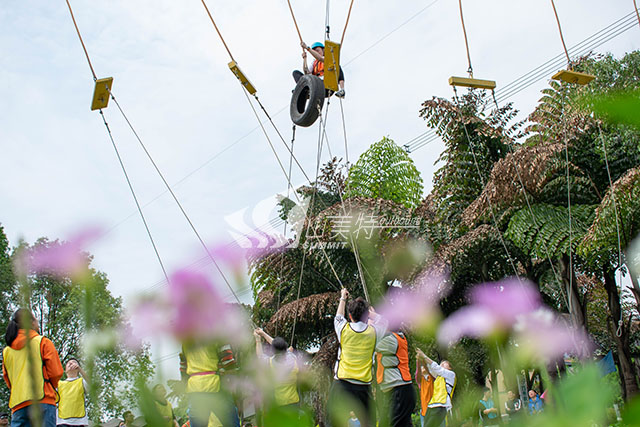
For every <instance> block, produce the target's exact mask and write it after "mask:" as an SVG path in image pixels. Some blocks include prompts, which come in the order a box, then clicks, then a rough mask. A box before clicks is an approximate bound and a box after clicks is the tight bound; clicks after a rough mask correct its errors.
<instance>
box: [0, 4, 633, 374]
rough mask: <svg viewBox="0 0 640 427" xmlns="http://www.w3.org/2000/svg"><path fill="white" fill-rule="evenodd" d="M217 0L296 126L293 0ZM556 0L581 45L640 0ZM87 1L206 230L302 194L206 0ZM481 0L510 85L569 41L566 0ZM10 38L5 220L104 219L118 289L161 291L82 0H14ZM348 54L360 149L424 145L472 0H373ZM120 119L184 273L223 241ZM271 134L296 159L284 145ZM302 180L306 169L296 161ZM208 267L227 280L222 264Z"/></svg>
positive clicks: (337, 7) (312, 27)
mask: <svg viewBox="0 0 640 427" xmlns="http://www.w3.org/2000/svg"><path fill="white" fill-rule="evenodd" d="M207 4H208V6H209V8H210V10H211V12H212V14H213V16H214V19H216V22H217V24H218V26H219V28H220V30H221V31H222V34H223V35H224V37H225V39H226V41H227V44H228V45H229V48H230V49H231V51H232V53H233V56H234V57H235V59H236V61H237V62H238V63H239V65H240V67H241V68H242V69H243V70H244V72H245V73H246V74H247V75H248V77H249V78H250V79H251V81H252V82H253V84H254V85H255V86H256V88H257V89H258V95H259V97H260V99H261V100H262V102H263V103H264V105H265V107H266V108H267V109H268V111H269V112H270V114H271V115H272V116H274V119H275V122H276V124H277V126H278V128H279V129H280V131H281V132H282V133H283V136H284V138H285V140H287V141H289V140H290V138H291V121H290V118H289V114H288V105H289V100H290V96H291V90H292V89H293V86H294V85H293V80H292V78H291V71H292V70H293V69H296V68H300V66H301V56H300V53H301V50H300V48H299V41H298V37H297V34H296V32H295V28H294V26H293V22H292V20H291V16H290V14H289V10H288V7H287V3H286V1H285V0H245V1H232V0H224V1H221V0H218V1H213V0H209V1H208V3H207ZM292 5H293V7H294V11H295V13H296V17H297V19H298V24H299V26H300V29H301V32H302V34H303V37H304V39H305V41H306V42H307V43H308V44H311V43H313V42H314V41H318V40H322V39H323V33H324V22H325V6H326V4H325V2H324V1H319V0H292ZM348 6H349V1H348V0H334V1H332V2H331V8H330V12H331V13H330V21H331V36H332V38H333V39H334V40H339V38H340V35H341V34H342V29H343V26H344V22H345V18H346V12H347V9H348ZM556 6H557V8H558V13H559V15H560V20H561V23H562V26H563V30H564V35H565V40H566V43H567V45H568V46H572V45H574V44H576V43H579V42H580V41H582V40H584V39H585V38H587V37H589V36H591V35H592V34H593V33H595V32H597V31H599V30H601V29H603V28H605V27H606V26H608V25H610V24H612V23H613V22H615V21H617V20H618V19H620V18H622V17H624V16H625V15H627V14H629V13H630V12H632V11H633V2H632V0H611V1H606V2H604V1H601V0H600V1H598V0H557V1H556ZM72 7H73V8H74V13H75V16H76V20H77V22H78V25H79V27H80V30H81V32H82V35H83V37H84V40H85V43H86V45H87V48H88V50H89V54H90V56H91V59H92V62H93V65H94V67H95V70H96V73H97V74H98V77H99V78H101V77H110V76H112V77H114V85H113V93H114V95H115V96H116V98H117V99H118V100H119V102H120V104H121V106H122V107H123V109H124V110H125V112H126V113H127V115H128V116H129V118H130V120H131V121H132V123H133V125H134V127H135V128H136V130H137V131H138V133H139V134H140V136H141V138H142V139H143V141H144V143H145V144H146V145H147V148H148V149H149V151H150V152H151V154H152V156H153V157H154V160H155V161H156V162H157V164H158V166H159V168H160V169H161V170H162V172H163V173H164V174H165V176H166V178H167V180H168V181H169V183H171V184H172V185H173V186H174V189H175V192H176V194H177V197H178V198H179V199H180V201H181V202H182V203H183V205H184V208H185V210H186V211H187V213H188V214H189V215H190V216H191V218H192V220H193V222H194V224H195V226H196V227H197V228H198V230H199V232H200V233H201V235H202V237H203V238H204V239H205V241H207V242H208V243H213V242H228V241H231V240H232V237H231V234H230V233H229V225H228V221H227V220H225V218H226V217H229V216H232V215H233V214H234V213H238V212H241V211H242V210H243V209H246V213H247V217H248V216H250V215H252V213H255V212H258V213H260V212H262V210H260V209H256V206H257V205H258V204H259V203H260V202H261V201H263V200H270V199H273V197H274V195H276V194H278V193H280V194H283V193H284V192H286V183H285V182H286V181H285V177H284V175H283V173H282V171H281V170H280V168H279V167H278V164H277V162H276V160H275V157H274V156H273V154H272V153H271V151H270V149H269V147H268V144H267V141H266V139H265V137H264V135H263V134H262V132H261V131H260V130H259V129H257V124H258V122H257V120H256V118H255V116H254V115H253V112H252V111H251V108H250V106H249V104H248V103H247V100H246V98H245V96H244V94H243V91H242V89H241V87H240V85H239V84H238V82H237V80H236V79H235V77H234V76H233V75H232V74H231V72H230V71H229V69H228V68H227V63H228V62H229V57H228V55H227V53H226V51H225V50H224V48H223V46H222V43H221V42H220V40H219V38H218V36H217V34H216V33H215V31H214V29H213V27H212V25H211V22H210V21H209V19H208V17H207V15H206V13H205V11H204V8H203V7H202V4H201V3H200V1H198V0H180V1H175V0H173V1H171V0H110V1H101V2H99V1H96V0H75V1H72ZM464 7H465V22H466V24H467V33H468V36H469V42H470V48H471V57H472V62H473V66H474V70H475V76H476V77H478V78H487V79H493V80H496V81H497V83H498V88H500V87H501V85H502V86H503V85H506V84H508V83H509V82H512V81H513V80H515V79H516V78H518V77H520V76H521V75H523V74H525V73H527V72H529V71H530V70H533V69H534V68H536V67H538V66H539V65H541V64H543V63H545V62H546V61H548V60H549V59H551V58H553V57H555V56H556V55H558V54H559V53H561V52H562V45H561V42H560V38H559V35H558V31H557V27H556V23H555V19H554V16H553V10H552V8H551V4H550V2H549V1H546V0H530V1H525V0H516V1H514V0H483V1H479V0H467V1H466V2H465V4H464ZM639 41H640V29H639V28H638V27H637V26H636V27H634V28H631V29H630V30H628V31H626V32H624V33H623V34H621V35H619V36H617V37H615V38H614V39H612V40H610V41H609V42H607V43H605V44H604V45H602V46H601V47H600V48H598V49H597V50H598V52H611V53H613V54H614V55H615V56H621V55H623V54H624V53H625V52H628V51H631V50H634V49H637V48H638V46H639V43H638V42H639ZM0 52H2V54H1V55H0V99H1V100H2V102H0V141H1V142H2V147H1V148H2V151H1V153H2V154H1V155H0V167H1V169H2V173H3V180H2V181H1V182H0V203H1V206H2V209H1V211H0V223H1V224H2V225H3V226H4V228H5V232H6V233H7V235H8V237H9V240H10V242H11V244H13V245H15V244H16V243H17V242H18V239H19V238H24V239H26V240H27V241H29V242H33V241H34V240H35V239H37V238H38V237H40V236H47V237H49V238H52V239H53V238H64V237H65V236H68V235H69V234H71V233H73V232H74V231H76V230H78V229H79V228H82V227H84V226H87V225H92V226H93V225H97V226H100V227H102V228H103V229H104V230H107V231H108V232H107V233H106V234H105V236H104V237H103V238H102V239H100V240H99V241H97V242H96V243H95V244H94V245H92V246H91V247H90V248H88V249H89V250H90V251H91V252H92V253H93V254H94V255H95V261H94V265H95V266H96V267H97V268H98V269H100V270H102V271H104V272H106V273H107V275H108V276H109V279H110V280H111V291H112V292H113V293H114V294H115V295H118V296H123V297H124V298H125V301H130V300H131V298H132V297H134V296H135V295H136V294H137V293H139V292H141V291H144V290H148V289H149V288H151V287H154V288H157V287H158V285H159V284H160V283H161V281H162V277H163V276H162V272H161V270H160V268H159V266H158V262H157V260H156V258H155V255H154V253H153V251H152V248H151V245H150V243H149V240H148V237H147V235H146V232H145V230H144V228H143V224H142V221H141V219H140V217H139V215H138V214H137V212H136V208H135V205H134V202H133V199H132V196H131V194H130V192H129V189H128V187H127V184H126V181H125V180H124V176H123V174H122V171H121V169H120V166H119V164H118V162H117V159H116V157H115V153H114V151H113V147H112V146H111V143H110V141H109V139H108V136H107V133H106V130H105V127H104V125H103V123H102V120H101V118H100V116H99V114H98V113H97V112H92V111H90V109H89V106H90V101H91V97H92V92H93V81H92V78H91V73H90V71H89V68H88V65H87V63H86V60H85V58H84V55H83V52H82V49H81V46H80V43H79V41H78V39H77V36H76V33H75V30H74V28H73V24H72V21H71V18H70V16H69V12H68V10H67V7H66V4H65V1H64V0H57V1H46V2H43V1H34V0H20V1H9V0H8V1H5V2H3V5H2V8H0ZM342 64H344V65H343V68H344V71H345V74H346V94H347V96H346V98H345V101H344V114H345V118H346V131H347V136H348V147H349V156H350V160H352V161H354V160H356V158H357V156H358V155H360V154H361V153H362V152H363V151H364V150H366V149H367V147H368V146H369V145H370V144H371V143H373V142H375V141H378V140H380V139H381V138H382V137H383V136H388V137H390V138H392V139H394V140H395V141H396V142H397V143H398V144H400V145H402V144H404V143H406V142H408V141H409V140H411V139H412V138H414V137H416V136H418V135H420V134H422V133H424V132H425V131H427V127H426V125H425V122H424V121H423V120H421V119H420V118H419V117H418V110H419V109H420V104H421V103H422V102H423V101H424V100H426V99H429V98H431V97H432V96H442V97H451V95H452V90H451V88H450V87H449V86H448V83H447V79H448V77H449V76H451V75H459V76H464V75H465V71H466V69H467V64H466V54H465V48H464V41H463V36H462V29H461V26H460V20H459V12H458V2H457V1H455V0H435V1H434V0H424V1H423V0H421V1H418V0H405V1H397V0H396V1H388V0H367V1H355V3H354V7H353V12H352V16H351V21H350V23H349V27H348V29H347V32H346V37H345V42H344V45H343V49H342ZM546 84H547V79H542V80H540V81H538V82H536V83H535V84H534V85H532V86H531V87H530V88H528V89H526V90H523V91H521V92H520V93H518V94H516V95H515V96H513V97H512V98H510V99H509V101H513V102H514V103H515V106H516V108H517V109H519V110H520V111H522V112H523V117H524V115H526V114H528V113H529V112H531V110H532V109H533V107H534V106H535V103H536V101H537V99H538V98H539V91H540V90H541V89H542V88H544V87H545V86H546ZM339 112H340V110H339V104H338V102H337V100H336V99H335V98H334V99H332V102H331V107H330V110H329V113H328V119H327V132H328V140H329V142H330V146H331V150H332V153H333V154H334V155H338V156H340V157H344V138H343V134H342V122H341V118H340V114H339ZM105 116H106V118H107V121H108V122H109V125H110V127H111V130H112V132H113V135H114V138H115V141H116V143H117V144H118V148H119V150H120V152H121V155H122V157H123V160H124V163H125V166H126V167H127V171H128V173H129V175H130V177H131V180H132V183H133V186H134V188H135V190H136V192H137V195H138V197H139V199H140V201H141V202H142V204H143V205H144V208H143V209H144V213H145V215H146V217H147V221H148V223H149V226H150V228H151V232H152V233H153V236H154V238H155V240H156V242H157V245H158V249H159V251H160V255H161V256H162V258H163V260H164V262H165V264H166V265H167V266H168V268H169V270H175V269H176V268H179V267H183V266H185V265H191V264H192V263H193V262H195V261H197V260H200V259H202V258H203V257H204V256H205V253H204V252H203V250H202V248H201V247H200V246H199V245H198V242H197V240H196V238H195V236H194V234H193V232H192V231H191V229H190V228H189V226H188V224H187V222H186V221H185V219H184V218H183V217H182V215H181V213H180V211H179V210H178V208H177V207H176V205H175V203H174V202H173V199H172V198H171V197H170V195H169V194H168V193H166V192H165V188H164V186H163V184H162V182H161V180H160V179H159V177H158V176H157V175H156V173H155V171H154V170H153V168H152V166H151V164H150V163H149V161H148V159H147V158H146V157H145V156H144V153H143V152H142V150H141V149H140V147H139V146H138V144H137V141H136V140H135V138H134V136H133V134H132V133H131V131H130V129H129V128H128V127H127V125H126V123H125V121H124V120H123V118H122V116H121V115H120V114H119V112H118V110H117V109H116V106H115V104H113V103H111V104H110V105H109V107H108V108H107V109H106V110H105ZM260 117H261V118H262V119H264V115H261V116H260ZM317 126H318V124H317V123H316V125H314V126H313V127H311V128H306V129H304V128H298V129H297V135H296V144H295V153H296V156H297V158H298V159H299V160H300V162H301V163H302V166H303V167H304V169H305V170H306V171H307V173H308V174H309V175H310V176H312V175H313V171H314V168H315V154H316V142H317V135H318V133H317V132H318V128H317ZM268 131H269V135H270V137H271V138H272V141H273V142H274V144H276V147H277V149H278V152H279V155H280V156H281V159H282V161H283V162H284V163H286V162H287V161H288V157H287V153H286V151H285V150H284V149H283V148H282V144H281V142H279V139H278V138H277V135H276V134H275V133H274V132H273V131H272V129H271V128H268ZM441 150H442V144H441V143H439V142H433V143H431V144H429V145H427V146H425V147H422V148H420V149H419V150H416V151H415V152H413V153H411V156H412V158H413V159H414V161H415V163H416V165H417V167H418V169H419V170H420V171H421V173H422V176H423V179H424V181H425V194H426V193H427V192H428V191H429V190H430V188H431V179H432V174H433V170H434V166H433V163H434V161H435V159H436V158H437V156H438V155H439V153H440V151H441ZM327 159H328V154H326V151H325V155H324V156H323V161H326V160H327ZM292 180H293V182H294V183H297V184H302V183H304V177H303V175H302V173H301V172H300V171H299V170H296V169H295V168H294V173H293V178H292ZM262 216H263V217H260V215H258V217H256V218H253V219H251V220H249V219H248V221H249V222H254V223H255V224H254V225H262V223H263V222H265V221H266V220H268V219H269V217H268V216H266V217H265V216H264V215H262ZM272 216H273V213H272ZM198 267H201V268H202V269H203V271H206V272H210V273H211V275H212V277H213V278H214V279H215V280H216V281H217V282H220V280H219V276H218V275H217V273H215V272H214V270H213V269H212V266H211V265H209V263H207V262H201V263H200V264H198ZM243 295H244V298H249V297H250V295H249V294H248V293H245V294H243ZM154 349H155V350H154V353H155V354H156V356H157V357H159V356H163V355H165V354H171V353H172V351H173V345H172V344H170V343H164V344H161V347H160V348H158V347H154ZM167 374H171V375H172V376H173V375H174V374H173V373H167Z"/></svg>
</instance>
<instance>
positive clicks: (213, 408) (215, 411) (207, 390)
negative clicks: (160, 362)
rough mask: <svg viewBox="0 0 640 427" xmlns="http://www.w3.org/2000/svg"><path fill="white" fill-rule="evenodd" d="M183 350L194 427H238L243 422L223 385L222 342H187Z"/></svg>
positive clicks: (191, 423) (191, 419) (190, 412)
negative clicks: (240, 420)
mask: <svg viewBox="0 0 640 427" xmlns="http://www.w3.org/2000/svg"><path fill="white" fill-rule="evenodd" d="M182 353H183V354H184V360H185V374H186V377H187V397H188V400H189V424H190V425H191V427H207V426H210V427H212V426H215V427H220V426H222V427H234V426H237V425H238V424H239V421H238V416H237V411H236V407H235V405H234V404H233V401H232V400H231V399H230V398H229V396H228V395H227V394H225V393H224V392H223V391H222V389H221V387H220V383H221V381H220V368H219V358H220V357H219V348H218V345H217V344H215V343H209V344H190V345H186V344H185V345H183V346H182ZM210 418H212V420H210Z"/></svg>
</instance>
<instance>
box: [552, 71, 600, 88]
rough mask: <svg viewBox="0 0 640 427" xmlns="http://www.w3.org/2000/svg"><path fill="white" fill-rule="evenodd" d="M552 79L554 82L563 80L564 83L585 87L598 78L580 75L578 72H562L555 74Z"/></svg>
mask: <svg viewBox="0 0 640 427" xmlns="http://www.w3.org/2000/svg"><path fill="white" fill-rule="evenodd" d="M551 78H552V79H553V80H562V81H563V82H566V83H576V84H579V85H582V86H584V85H586V84H589V83H590V82H591V81H592V80H594V79H595V78H596V76H594V75H591V74H587V73H580V72H578V71H572V70H560V71H558V72H557V73H555V74H554V75H553V76H552V77H551Z"/></svg>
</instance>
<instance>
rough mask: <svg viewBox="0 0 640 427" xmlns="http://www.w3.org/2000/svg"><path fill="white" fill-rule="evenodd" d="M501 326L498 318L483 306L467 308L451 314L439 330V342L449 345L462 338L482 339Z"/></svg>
mask: <svg viewBox="0 0 640 427" xmlns="http://www.w3.org/2000/svg"><path fill="white" fill-rule="evenodd" d="M498 326H499V323H498V321H497V318H496V316H494V315H493V314H492V313H491V312H490V311H489V310H487V309H486V308H485V307H481V306H474V305H471V306H467V307H462V308H461V309H460V310H458V311H456V312H455V313H453V314H451V315H450V316H449V317H447V319H446V320H445V321H444V322H443V323H442V325H441V326H440V329H439V330H438V342H440V344H442V345H449V344H451V343H453V342H456V341H458V340H459V339H460V338H462V337H472V338H482V337H486V336H488V335H490V334H491V333H492V332H493V331H495V330H496V329H497V328H498Z"/></svg>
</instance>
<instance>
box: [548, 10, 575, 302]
mask: <svg viewBox="0 0 640 427" xmlns="http://www.w3.org/2000/svg"><path fill="white" fill-rule="evenodd" d="M551 2H553V0H551ZM563 43H564V42H563ZM565 88H566V86H565V85H562V93H561V94H562V104H561V107H560V114H561V117H562V122H561V125H562V132H563V138H564V151H565V162H566V170H567V211H568V214H569V294H568V295H567V297H568V300H569V313H573V298H571V295H573V247H572V245H573V218H572V216H571V176H570V171H569V138H567V124H566V121H565V120H564V112H565V111H564V110H565V96H566V89H565Z"/></svg>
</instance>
